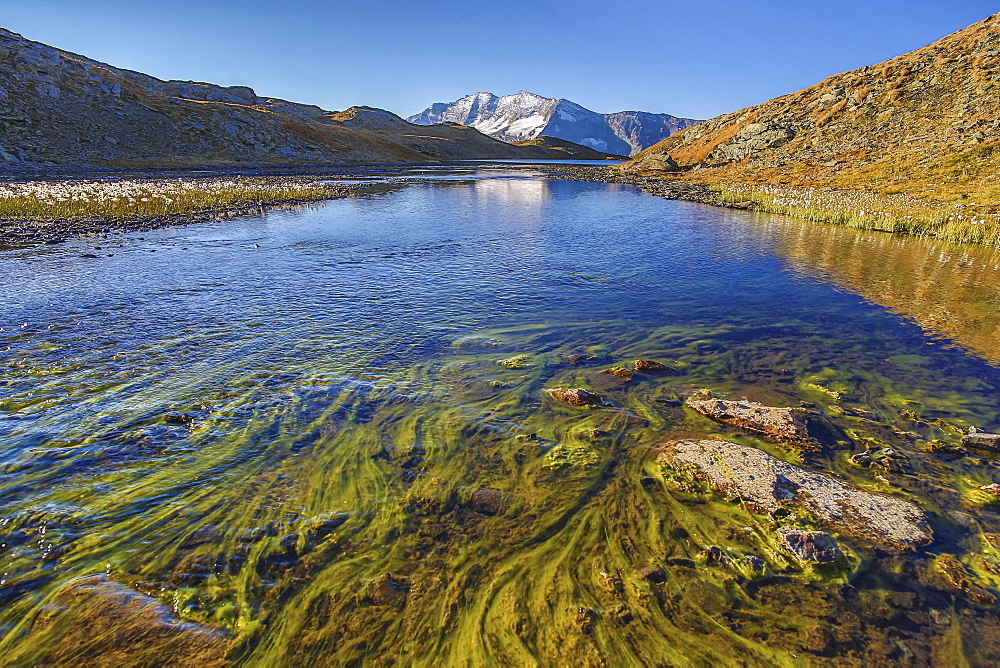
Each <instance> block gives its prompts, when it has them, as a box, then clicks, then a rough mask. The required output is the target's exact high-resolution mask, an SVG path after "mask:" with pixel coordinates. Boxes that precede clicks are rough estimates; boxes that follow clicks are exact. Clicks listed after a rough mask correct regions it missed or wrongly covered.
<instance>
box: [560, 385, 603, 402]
mask: <svg viewBox="0 0 1000 668" xmlns="http://www.w3.org/2000/svg"><path fill="white" fill-rule="evenodd" d="M552 396H553V397H555V398H556V399H558V400H559V401H562V402H564V403H567V404H569V405H570V406H596V405H598V404H600V403H602V402H603V401H604V400H603V399H602V398H601V395H599V394H598V393H597V392H591V391H590V390H585V389H583V388H582V387H577V388H562V387H560V388H556V389H554V390H552Z"/></svg>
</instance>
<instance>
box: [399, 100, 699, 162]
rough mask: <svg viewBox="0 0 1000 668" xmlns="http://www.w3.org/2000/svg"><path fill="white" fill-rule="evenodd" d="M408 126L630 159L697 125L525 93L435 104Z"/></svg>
mask: <svg viewBox="0 0 1000 668" xmlns="http://www.w3.org/2000/svg"><path fill="white" fill-rule="evenodd" d="M407 120H409V121H410V122H411V123H417V124H419V125H430V124H433V123H458V124H461V125H469V126H472V127H474V128H476V129H477V130H479V131H480V132H483V133H485V134H488V135H490V136H491V137H495V138H497V139H501V140H503V141H507V142H520V141H526V140H530V139H534V138H535V137H539V136H542V135H545V136H549V137H556V138H559V139H565V140H567V141H571V142H574V143H576V144H582V145H584V146H589V147H590V148H592V149H595V150H597V151H604V152H608V153H617V154H621V155H632V154H634V153H636V152H638V151H641V150H642V149H644V148H647V147H649V146H652V145H653V144H655V143H656V142H658V141H660V140H661V139H665V138H666V137H669V136H670V135H671V134H673V133H674V132H676V131H678V130H682V129H684V128H687V127H691V126H693V125H695V124H697V123H698V121H695V120H691V119H688V118H677V117H675V116H671V115H669V114H650V113H646V112H644V111H619V112H617V113H614V114H599V113H597V112H594V111H591V110H590V109H585V108H584V107H581V106H580V105H578V104H576V103H575V102H570V101H569V100H557V99H553V98H548V97H542V96H540V95H535V94H533V93H527V92H525V91H521V92H520V93H517V94H515V95H504V96H503V97H498V96H496V95H494V94H492V93H476V94H474V95H468V96H466V97H463V98H462V99H460V100H456V101H455V102H451V103H443V102H439V103H436V104H433V105H431V106H430V107H428V108H427V109H425V110H424V111H422V112H420V113H419V114H416V115H414V116H411V117H410V118H408V119H407Z"/></svg>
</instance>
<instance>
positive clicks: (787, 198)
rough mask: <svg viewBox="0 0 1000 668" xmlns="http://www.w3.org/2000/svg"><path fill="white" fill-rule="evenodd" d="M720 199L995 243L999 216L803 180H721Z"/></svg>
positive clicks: (857, 224) (999, 240)
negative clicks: (780, 183)
mask: <svg viewBox="0 0 1000 668" xmlns="http://www.w3.org/2000/svg"><path fill="white" fill-rule="evenodd" d="M715 189H716V190H717V191H718V193H719V198H720V199H721V200H722V201H724V202H748V201H749V202H754V204H756V206H757V209H758V210H761V211H765V212H767V213H779V214H784V215H790V216H795V217H797V218H805V219H807V220H814V221H818V222H823V223H832V224H834V225H840V226H843V227H850V228H854V229H861V230H876V231H882V232H893V233H897V234H907V235H913V236H927V237H934V238H938V239H945V240H948V241H959V242H963V243H975V244H984V245H989V246H1000V216H998V215H996V214H980V213H976V212H975V211H970V210H969V209H967V208H966V207H963V206H961V205H955V204H945V203H938V202H928V201H925V200H921V199H917V198H914V197H911V196H909V195H906V194H903V193H898V194H895V195H884V194H878V193H875V192H871V191H863V190H851V189H837V188H816V187H803V186H798V187H796V186H775V185H737V184H720V185H718V186H716V187H715Z"/></svg>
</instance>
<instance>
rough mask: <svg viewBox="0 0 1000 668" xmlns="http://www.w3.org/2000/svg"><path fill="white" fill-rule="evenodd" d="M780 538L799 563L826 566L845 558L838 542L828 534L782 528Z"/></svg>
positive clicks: (779, 533)
mask: <svg viewBox="0 0 1000 668" xmlns="http://www.w3.org/2000/svg"><path fill="white" fill-rule="evenodd" d="M778 536H779V537H780V538H781V540H782V542H783V543H784V544H785V546H786V547H787V548H788V549H790V550H791V551H792V554H794V555H795V557H796V558H797V559H798V560H799V561H803V562H811V563H817V564H824V563H829V562H831V561H839V560H840V559H843V558H844V553H843V552H841V551H840V546H839V545H837V541H835V540H834V539H833V536H831V535H830V534H828V533H826V532H823V531H804V530H802V529H796V528H795V527H781V528H779V529H778Z"/></svg>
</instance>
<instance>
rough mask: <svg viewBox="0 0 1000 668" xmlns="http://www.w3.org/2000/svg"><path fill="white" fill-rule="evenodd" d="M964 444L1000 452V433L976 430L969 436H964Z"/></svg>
mask: <svg viewBox="0 0 1000 668" xmlns="http://www.w3.org/2000/svg"><path fill="white" fill-rule="evenodd" d="M962 445H965V446H967V447H970V448H976V449H979V450H990V451H991V452H1000V434H987V433H985V432H982V431H975V432H972V433H971V434H969V435H968V436H963V437H962Z"/></svg>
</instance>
